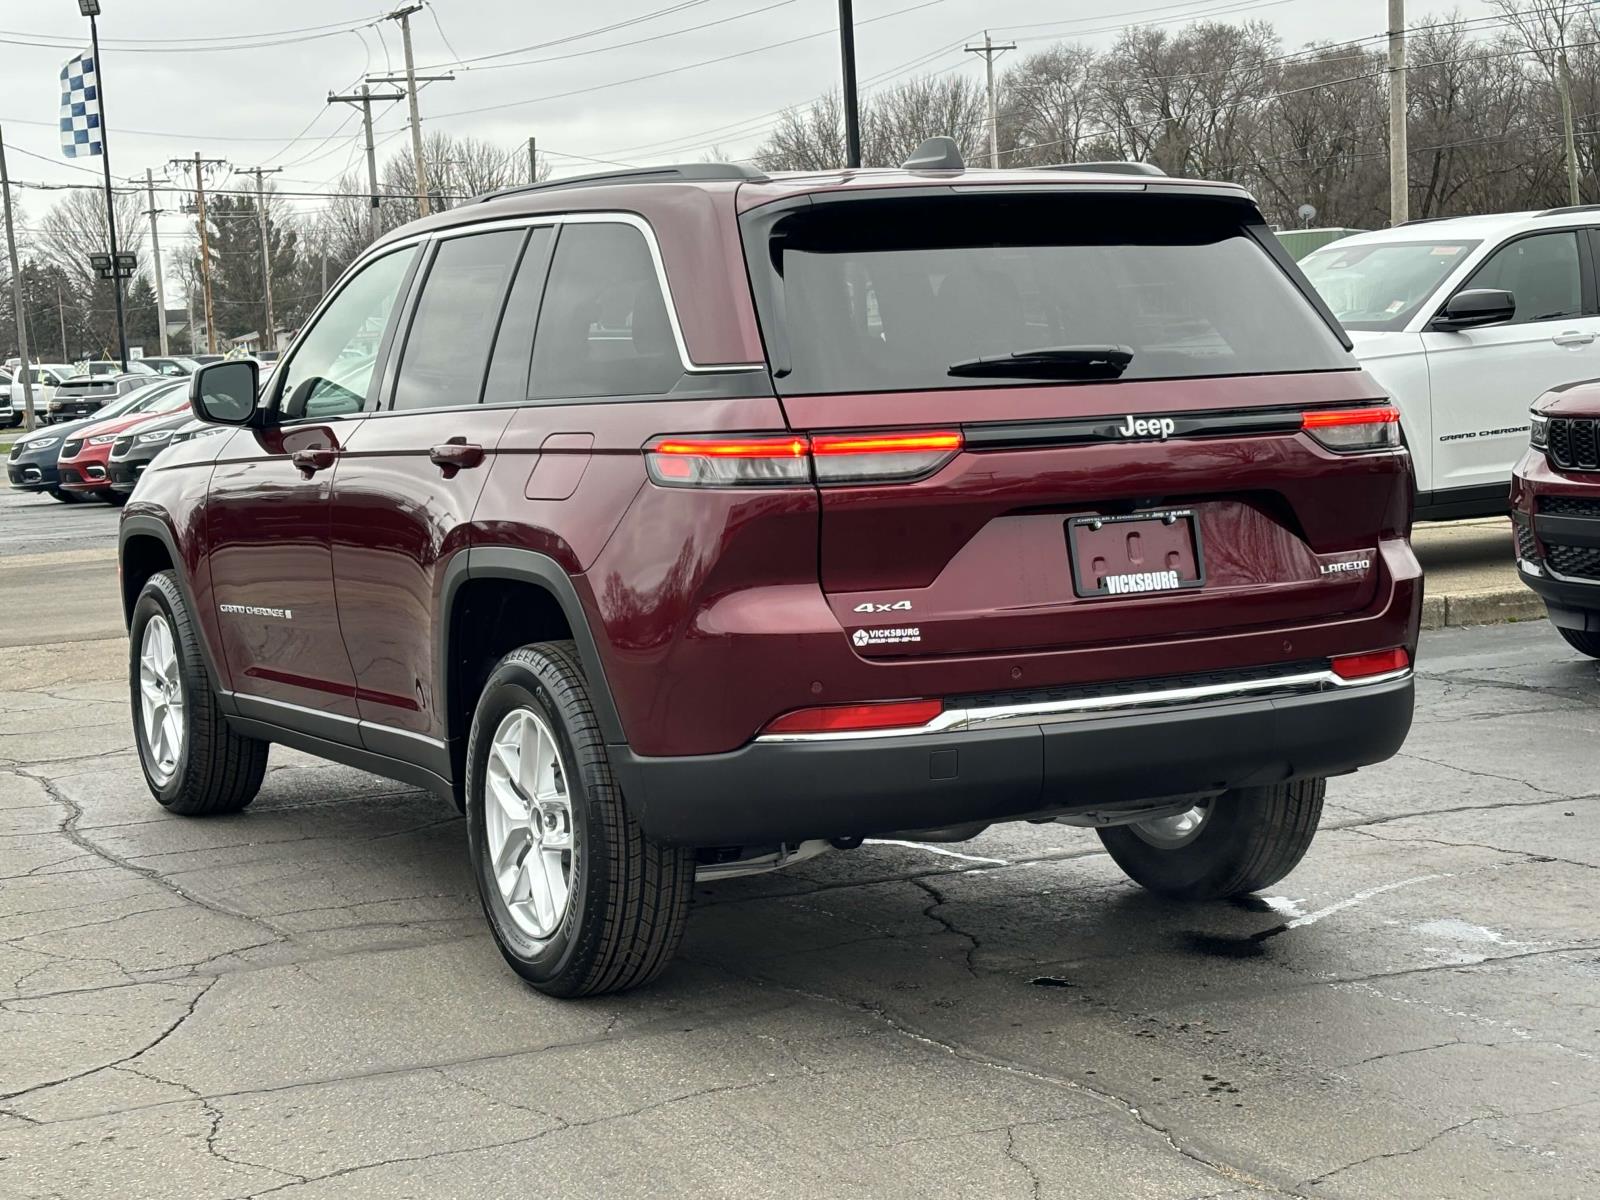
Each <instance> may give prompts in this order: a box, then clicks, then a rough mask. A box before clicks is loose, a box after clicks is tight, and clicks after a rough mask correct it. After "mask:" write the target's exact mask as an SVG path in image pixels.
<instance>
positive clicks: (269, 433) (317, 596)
mask: <svg viewBox="0 0 1600 1200" xmlns="http://www.w3.org/2000/svg"><path fill="white" fill-rule="evenodd" d="M415 258H416V251H415V249H414V248H413V249H406V250H402V251H397V252H395V253H392V254H387V255H384V256H383V257H381V258H377V259H374V260H373V261H372V262H371V263H369V264H367V265H366V266H365V267H363V268H362V269H361V270H360V271H359V272H357V273H356V274H354V275H352V276H351V277H350V278H349V279H348V280H346V281H345V283H344V285H343V287H342V288H341V289H340V291H339V293H338V294H337V295H336V296H335V297H334V298H333V300H332V301H331V302H330V303H329V304H328V305H327V306H326V307H325V308H324V309H323V310H322V311H321V312H320V313H319V314H318V316H317V317H316V319H315V323H314V324H313V325H312V326H311V328H310V329H309V330H308V331H307V332H306V334H305V336H304V337H303V338H302V339H301V340H300V341H299V343H298V344H297V345H296V346H295V348H294V350H293V351H292V352H291V356H290V357H289V358H288V360H287V361H286V362H285V363H284V364H283V367H282V369H281V370H279V371H277V372H276V373H275V375H274V378H273V381H272V384H271V389H270V390H271V404H272V406H273V408H274V410H275V411H276V414H277V417H276V420H275V422H274V423H273V425H272V426H271V427H270V428H267V429H262V430H250V431H247V432H246V433H245V434H244V435H243V436H240V437H236V438H233V439H232V440H231V441H230V442H229V444H228V447H227V449H226V451H225V452H224V456H223V457H222V458H220V459H218V461H217V464H216V469H215V471H214V473H213V475H212V479H211V486H210V489H209V492H208V494H207V499H206V509H205V513H206V516H205V520H206V533H207V541H208V544H209V546H210V554H209V561H210V568H211V582H212V592H213V598H214V601H215V603H216V604H217V606H218V614H217V617H218V627H219V629H220V630H221V641H222V649H223V654H224V656H225V658H226V661H227V668H228V673H229V675H230V677H231V679H232V684H233V689H234V692H235V694H236V695H237V696H238V697H239V698H240V700H241V703H242V704H244V705H245V706H248V704H249V702H250V701H255V702H257V703H258V704H260V705H267V706H281V705H292V706H294V707H296V708H301V709H309V710H314V711H315V712H319V713H322V714H325V715H326V716H327V717H329V718H331V720H330V721H327V722H323V723H321V724H320V725H319V728H321V729H322V730H323V731H324V732H325V733H326V734H327V735H328V736H333V737H341V736H342V739H343V740H347V741H351V742H354V741H356V735H355V728H354V721H355V718H356V717H357V716H358V713H357V709H356V699H355V672H354V671H353V670H352V669H351V666H350V657H349V655H348V654H347V653H346V652H345V647H344V640H343V638H342V637H341V636H340V632H339V617H338V611H337V607H336V605H335V602H334V590H333V562H332V556H331V550H330V543H329V533H328V500H329V497H330V495H331V494H332V490H333V475H334V467H335V464H336V463H337V462H338V460H339V456H340V454H342V453H343V452H344V449H345V447H346V446H347V445H348V444H349V442H350V440H351V439H352V438H353V437H354V436H355V434H356V433H357V432H358V431H359V430H360V428H361V423H362V421H363V420H364V419H365V416H364V414H365V412H366V411H367V409H368V407H369V404H370V401H371V399H372V397H373V395H374V393H375V389H376V383H377V377H378V372H377V370H376V368H377V367H378V365H379V364H380V362H381V361H382V358H383V355H384V352H385V349H386V346H387V343H388V340H389V329H390V326H391V324H392V318H393V316H394V313H395V311H396V309H397V307H398V305H397V300H398V298H399V296H400V295H401V294H402V291H403V288H404V285H405V283H406V281H407V279H408V278H409V277H410V274H411V270H412V264H413V262H414V260H415ZM249 715H259V716H265V717H266V719H269V720H270V719H272V713H271V710H270V708H269V709H268V710H266V711H261V710H260V709H258V710H257V711H255V712H252V713H251V714H249ZM341 719H343V720H341ZM341 728H342V729H343V733H342V735H341V733H340V730H341Z"/></svg>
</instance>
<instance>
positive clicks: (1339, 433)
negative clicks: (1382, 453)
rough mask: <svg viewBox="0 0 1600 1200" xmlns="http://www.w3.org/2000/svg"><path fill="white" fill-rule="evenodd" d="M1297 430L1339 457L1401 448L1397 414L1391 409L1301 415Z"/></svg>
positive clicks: (1318, 410)
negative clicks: (1355, 452)
mask: <svg viewBox="0 0 1600 1200" xmlns="http://www.w3.org/2000/svg"><path fill="white" fill-rule="evenodd" d="M1300 427H1301V428H1302V429H1304V430H1305V431H1306V432H1307V433H1309V434H1310V435H1311V436H1312V437H1314V438H1316V439H1317V441H1318V442H1320V443H1321V444H1322V445H1324V446H1326V447H1327V448H1328V449H1329V450H1335V451H1338V452H1340V453H1342V454H1348V453H1352V452H1354V451H1357V450H1398V449H1399V448H1400V410H1399V409H1398V408H1395V407H1394V406H1393V405H1380V406H1377V407H1373V408H1335V409H1313V410H1312V411H1310V412H1308V413H1303V414H1302V415H1301V417H1300Z"/></svg>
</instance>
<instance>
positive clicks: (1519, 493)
mask: <svg viewBox="0 0 1600 1200" xmlns="http://www.w3.org/2000/svg"><path fill="white" fill-rule="evenodd" d="M1532 416H1533V431H1532V434H1531V442H1532V444H1531V445H1530V446H1529V448H1528V453H1527V454H1526V456H1524V458H1523V460H1522V461H1521V462H1520V463H1518V464H1517V468H1516V471H1515V473H1514V474H1513V476H1512V479H1511V524H1512V529H1513V532H1514V534H1515V537H1516V548H1517V568H1518V574H1520V575H1521V577H1522V581H1523V582H1524V583H1526V584H1527V585H1528V586H1529V587H1530V588H1532V589H1533V590H1534V591H1535V592H1537V593H1538V594H1539V595H1540V597H1541V598H1542V599H1543V600H1544V603H1545V608H1546V609H1547V610H1548V611H1549V613H1550V623H1551V624H1552V625H1554V626H1555V627H1556V632H1557V633H1559V634H1560V635H1561V636H1562V637H1563V638H1565V639H1566V640H1567V643H1568V644H1569V645H1571V646H1572V648H1573V649H1575V650H1579V651H1581V652H1582V653H1584V654H1587V655H1589V656H1590V657H1591V658H1600V383H1596V382H1594V381H1589V382H1584V383H1575V384H1571V385H1569V386H1567V387H1562V388H1556V389H1554V390H1552V391H1549V392H1546V393H1545V394H1544V395H1543V396H1541V397H1540V398H1539V399H1538V401H1537V402H1536V403H1535V404H1534V406H1533V413H1532Z"/></svg>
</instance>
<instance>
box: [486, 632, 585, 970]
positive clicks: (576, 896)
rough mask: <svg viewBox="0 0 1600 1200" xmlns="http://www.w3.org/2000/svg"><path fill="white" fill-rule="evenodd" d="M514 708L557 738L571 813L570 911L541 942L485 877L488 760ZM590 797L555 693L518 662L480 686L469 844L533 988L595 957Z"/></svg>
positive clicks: (507, 944) (497, 934)
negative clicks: (530, 715) (497, 734)
mask: <svg viewBox="0 0 1600 1200" xmlns="http://www.w3.org/2000/svg"><path fill="white" fill-rule="evenodd" d="M518 708H528V709H531V710H532V711H533V712H535V713H537V714H538V715H539V716H540V717H541V718H542V719H543V720H544V722H545V724H546V725H547V726H548V727H549V728H550V730H551V731H552V732H553V733H554V734H555V737H556V744H557V746H558V748H559V749H560V752H561V765H562V769H563V777H564V779H565V781H566V785H567V798H568V803H569V805H570V807H571V810H572V830H573V846H574V853H573V856H572V877H571V880H570V882H569V888H568V895H569V899H568V901H567V911H566V912H565V914H563V916H562V919H561V925H560V927H559V928H558V929H557V930H556V931H555V933H554V934H552V935H551V936H550V937H549V938H548V939H546V940H544V941H539V940H537V939H534V938H532V937H530V936H529V935H528V934H527V933H525V932H524V931H523V930H521V929H520V928H519V927H518V926H517V924H516V922H515V921H513V920H512V918H511V915H510V913H509V912H508V911H507V909H506V905H505V901H504V899H503V898H502V897H501V895H500V888H499V884H498V883H497V882H496V880H495V878H494V875H493V872H492V871H491V870H490V867H489V850H488V846H487V844H486V826H485V816H484V808H485V801H486V786H487V779H488V764H489V754H490V752H491V750H492V748H493V743H494V734H495V731H496V730H497V729H498V728H499V726H500V722H501V721H503V720H504V719H505V717H506V716H507V714H509V713H511V712H512V711H513V710H515V709H518ZM591 796H592V791H591V788H590V786H589V780H588V778H587V777H586V775H585V774H584V768H583V764H582V760H581V759H580V757H579V755H578V753H577V752H576V749H575V748H574V746H573V743H572V734H571V731H570V728H569V726H568V723H567V720H566V716H565V712H564V709H563V706H562V705H561V704H560V702H559V701H558V700H557V698H556V696H555V694H554V693H553V692H552V691H551V689H550V687H549V686H548V684H547V683H546V681H545V680H544V679H543V678H541V676H540V674H539V672H538V671H536V670H535V669H534V667H533V666H532V665H531V664H529V663H527V662H522V661H516V660H513V661H510V662H505V663H502V664H501V665H500V666H499V667H498V668H497V669H496V670H495V672H494V674H493V675H491V676H490V678H489V682H488V683H487V684H486V685H485V687H484V690H483V694H482V696H481V698H480V699H479V701H478V708H477V711H476V712H475V714H474V715H473V723H472V734H471V737H470V738H469V740H468V744H467V841H468V847H469V850H470V856H471V860H472V870H473V874H474V877H475V878H476V880H477V884H478V894H479V897H480V899H481V900H482V902H483V911H484V915H485V916H486V917H487V918H488V921H489V928H490V930H491V931H492V932H493V934H494V938H495V941H496V942H497V943H498V944H499V947H500V952H501V954H502V955H504V956H505V959H506V961H507V962H508V963H509V964H510V965H511V966H512V967H513V969H515V970H516V971H517V973H518V974H520V975H522V976H523V977H524V978H526V979H529V980H531V981H533V982H535V983H541V984H543V983H548V982H550V981H553V980H558V979H561V978H572V977H581V976H582V975H583V974H584V969H583V968H584V965H585V960H586V959H588V958H592V957H593V956H594V953H595V950H596V943H597V942H598V938H599V930H598V929H597V928H594V926H595V924H596V923H595V922H593V921H589V920H587V917H588V915H589V914H590V913H591V912H593V911H595V910H596V908H597V907H598V906H599V902H600V896H601V894H602V892H603V888H604V883H605V881H604V880H603V879H601V878H599V876H600V874H601V873H602V872H603V871H604V869H605V867H604V863H605V855H604V854H601V853H596V844H595V841H594V838H595V836H597V834H598V832H599V830H601V829H602V828H603V824H602V823H601V821H600V818H599V816H598V814H597V813H596V812H595V810H594V805H593V802H592V799H591Z"/></svg>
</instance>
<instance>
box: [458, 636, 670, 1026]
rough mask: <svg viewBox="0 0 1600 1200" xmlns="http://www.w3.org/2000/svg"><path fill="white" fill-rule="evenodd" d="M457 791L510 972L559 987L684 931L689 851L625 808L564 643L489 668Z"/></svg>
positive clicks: (654, 949) (642, 961)
mask: <svg viewBox="0 0 1600 1200" xmlns="http://www.w3.org/2000/svg"><path fill="white" fill-rule="evenodd" d="M530 739H546V740H544V741H538V743H537V748H534V747H535V742H534V741H530ZM545 747H549V748H551V749H553V752H554V759H553V762H551V761H549V760H548V759H547V757H546V755H545V749H544V748H545ZM513 751H514V753H513ZM530 755H531V756H532V758H531V763H532V766H531V767H529V766H527V765H526V764H528V763H529V761H530V757H529V756H530ZM513 764H514V766H513ZM508 778H509V779H515V780H516V782H515V783H510V782H507V781H508ZM466 799H467V844H468V851H469V853H470V855H471V860H472V870H473V875H474V876H475V877H476V879H477V881H478V894H479V897H480V899H481V900H482V902H483V911H484V915H485V916H486V917H487V918H488V921H489V928H490V930H491V931H492V932H493V933H494V939H495V943H496V944H497V945H498V946H499V947H500V953H501V955H503V956H504V958H505V960H506V962H507V964H509V965H510V967H511V969H512V970H513V971H515V972H516V973H517V974H518V975H520V976H521V977H522V978H523V979H525V980H526V981H527V982H528V983H530V984H532V985H533V986H534V987H535V988H537V989H538V990H539V991H541V992H545V993H547V994H548V995H551V996H562V997H570V996H594V995H599V994H601V993H604V992H620V991H624V990H626V989H628V988H634V987H638V986H640V985H641V984H645V983H648V982H650V980H652V979H654V978H655V977H656V976H657V975H659V974H660V973H661V971H662V969H663V968H664V967H665V966H666V965H667V963H668V962H669V961H670V960H671V958H672V956H673V954H674V953H675V952H676V950H677V948H678V943H679V941H680V940H681V939H682V937H683V929H684V925H685V923H686V921H687V918H688V913H689V900H690V894H691V891H692V889H693V886H694V854H693V852H692V851H690V850H686V849H682V848H679V847H670V846H661V845H657V844H655V843H653V842H651V841H650V840H649V839H648V838H646V837H645V836H644V833H643V832H642V831H641V830H640V829H639V826H638V823H637V822H636V821H634V820H633V818H632V817H631V816H630V815H629V813H628V810H627V806H626V805H625V804H624V802H623V798H622V791H621V789H620V788H619V787H618V786H617V783H616V780H615V779H614V778H613V777H612V774H611V766H610V762H609V760H608V759H607V757H606V752H605V744H604V742H603V740H602V738H601V735H600V730H599V726H598V724H597V723H596V721H595V717H594V709H593V708H592V707H591V705H590V702H589V693H588V686H587V684H586V683H585V682H584V678H583V670H582V668H581V667H580V665H579V663H578V659H577V656H576V653H575V652H574V649H573V644H572V643H571V642H541V643H538V644H536V645H532V646H524V647H522V648H521V649H519V650H513V651H512V652H511V653H510V654H507V655H506V656H505V657H504V658H502V659H501V660H500V662H499V664H498V665H497V666H496V667H495V669H494V672H493V673H492V674H491V675H490V676H489V680H488V682H487V683H486V684H485V685H484V689H483V694H482V695H481V696H480V698H479V700H478V706H477V710H476V712H474V714H473V717H472V731H471V734H470V735H469V737H468V740H467V797H466ZM536 810H537V811H542V812H543V813H544V820H543V821H539V820H534V819H530V818H531V816H532V814H533V813H534V812H535V811H536ZM519 814H520V817H521V821H520V823H519V820H518V817H519ZM563 826H564V830H563ZM535 828H537V830H538V832H534V830H535ZM563 834H564V836H563ZM547 841H548V844H547ZM497 856H498V862H497ZM497 872H498V873H497ZM502 880H503V881H505V883H504V886H502ZM541 882H544V883H547V884H548V890H547V891H542V892H539V891H536V889H537V888H539V887H540V885H541ZM563 890H564V896H563V895H561V893H562V892H563ZM539 896H543V898H544V903H543V905H542V906H541V904H540V903H539V902H538V897H539ZM519 897H520V898H519Z"/></svg>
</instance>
